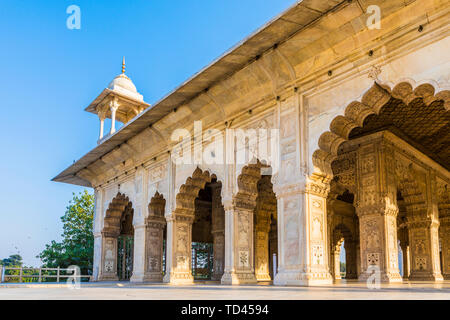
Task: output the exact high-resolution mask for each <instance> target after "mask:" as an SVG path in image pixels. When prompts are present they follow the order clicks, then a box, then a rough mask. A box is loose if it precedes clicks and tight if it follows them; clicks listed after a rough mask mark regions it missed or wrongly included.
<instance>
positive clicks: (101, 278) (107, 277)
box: [97, 274, 119, 281]
mask: <svg viewBox="0 0 450 320" xmlns="http://www.w3.org/2000/svg"><path fill="white" fill-rule="evenodd" d="M97 281H119V277H118V276H117V275H105V274H102V275H99V276H98V279H97Z"/></svg>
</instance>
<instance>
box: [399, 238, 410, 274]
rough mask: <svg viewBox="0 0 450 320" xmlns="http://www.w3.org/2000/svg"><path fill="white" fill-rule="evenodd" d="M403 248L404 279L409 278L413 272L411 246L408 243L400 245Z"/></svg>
mask: <svg viewBox="0 0 450 320" xmlns="http://www.w3.org/2000/svg"><path fill="white" fill-rule="evenodd" d="M400 247H401V248H402V258H403V279H404V280H408V278H409V275H410V273H411V264H410V261H411V254H410V248H409V246H408V245H406V244H404V245H400Z"/></svg>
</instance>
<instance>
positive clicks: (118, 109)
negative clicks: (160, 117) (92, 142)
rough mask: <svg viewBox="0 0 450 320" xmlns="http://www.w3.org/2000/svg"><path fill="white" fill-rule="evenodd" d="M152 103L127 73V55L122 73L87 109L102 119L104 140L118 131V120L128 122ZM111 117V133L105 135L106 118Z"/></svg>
mask: <svg viewBox="0 0 450 320" xmlns="http://www.w3.org/2000/svg"><path fill="white" fill-rule="evenodd" d="M149 106H150V105H149V104H148V103H146V102H144V97H143V96H142V95H141V94H140V93H139V92H138V91H137V89H136V86H135V85H134V83H133V81H131V79H130V78H128V76H127V75H126V74H125V57H124V58H123V60H122V73H121V74H119V75H118V76H117V77H115V78H114V79H113V80H112V81H111V82H110V83H109V85H108V87H106V88H105V89H104V90H103V91H102V93H101V94H100V95H99V96H98V97H97V98H96V99H95V100H94V101H93V102H92V103H91V104H90V105H89V106H88V107H87V108H86V109H85V111H88V112H91V113H95V114H97V115H98V117H99V119H100V137H99V139H98V143H101V142H103V141H104V140H105V139H106V138H107V137H108V136H110V135H112V134H113V133H114V132H115V131H116V120H118V121H120V122H122V123H123V124H126V123H127V122H129V121H130V120H131V119H133V118H134V117H136V116H137V115H138V114H140V113H141V112H142V111H144V110H145V109H146V108H148V107H149ZM106 118H109V119H111V130H110V132H109V135H106V136H104V135H103V131H104V130H103V129H104V120H105V119H106Z"/></svg>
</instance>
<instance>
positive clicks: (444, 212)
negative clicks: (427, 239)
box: [437, 181, 450, 280]
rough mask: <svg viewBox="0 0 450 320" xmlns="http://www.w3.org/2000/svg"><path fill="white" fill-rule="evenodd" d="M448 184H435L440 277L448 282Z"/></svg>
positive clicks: (449, 228)
mask: <svg viewBox="0 0 450 320" xmlns="http://www.w3.org/2000/svg"><path fill="white" fill-rule="evenodd" d="M449 186H450V184H448V183H445V182H444V181H439V183H437V191H438V192H437V194H438V209H439V223H440V225H439V238H440V240H441V253H442V275H443V276H444V279H445V280H450V187H449Z"/></svg>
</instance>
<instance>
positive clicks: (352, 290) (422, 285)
mask: <svg viewBox="0 0 450 320" xmlns="http://www.w3.org/2000/svg"><path fill="white" fill-rule="evenodd" d="M0 299H1V300H8V299H25V300H30V299H31V300H34V299H57V300H72V299H87V300H89V299H101V300H104V299H106V300H111V299H112V300H113V299H145V300H172V299H176V300H186V299H192V300H197V299H199V300H210V299H217V300H241V299H242V300H244V299H245V300H272V299H274V300H276V299H289V300H297V299H302V300H311V299H325V300H330V299H331V300H333V299H344V300H348V299H357V300H378V299H387V300H392V299H413V300H414V299H417V300H422V299H437V300H450V281H445V282H444V283H440V284H435V283H432V282H405V283H402V284H392V285H386V284H383V285H381V288H380V289H368V288H367V287H366V285H365V284H364V283H358V282H348V283H346V282H345V281H342V282H340V283H337V284H334V285H332V286H320V287H277V286H271V285H245V286H224V285H220V284H218V283H213V282H209V283H196V284H195V285H187V286H170V285H166V284H130V283H128V282H114V283H86V284H82V285H81V288H80V289H74V290H71V289H68V288H67V287H66V285H65V284H62V283H59V284H1V285H0Z"/></svg>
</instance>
